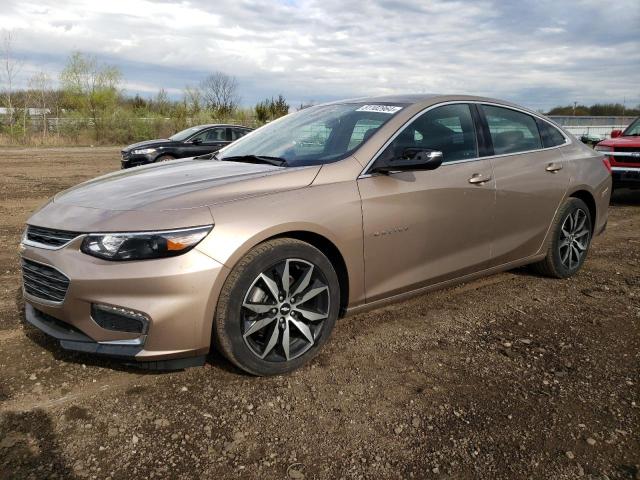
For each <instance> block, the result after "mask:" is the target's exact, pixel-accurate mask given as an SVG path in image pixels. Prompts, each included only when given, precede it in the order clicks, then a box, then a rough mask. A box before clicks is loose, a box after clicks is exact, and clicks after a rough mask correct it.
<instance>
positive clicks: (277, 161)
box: [220, 155, 287, 167]
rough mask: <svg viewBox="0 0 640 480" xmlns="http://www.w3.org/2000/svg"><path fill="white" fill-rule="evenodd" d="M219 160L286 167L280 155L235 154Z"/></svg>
mask: <svg viewBox="0 0 640 480" xmlns="http://www.w3.org/2000/svg"><path fill="white" fill-rule="evenodd" d="M220 160H222V161H223V162H224V161H229V162H247V163H267V164H269V165H274V166H276V167H286V166H287V161H286V160H285V159H284V158H280V157H269V156H266V155H236V156H234V157H224V158H221V159H220Z"/></svg>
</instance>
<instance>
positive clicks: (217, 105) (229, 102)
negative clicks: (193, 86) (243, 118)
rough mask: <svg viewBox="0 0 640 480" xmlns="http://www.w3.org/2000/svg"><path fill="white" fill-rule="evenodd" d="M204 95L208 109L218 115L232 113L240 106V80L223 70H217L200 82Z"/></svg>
mask: <svg viewBox="0 0 640 480" xmlns="http://www.w3.org/2000/svg"><path fill="white" fill-rule="evenodd" d="M200 89H201V90H202V97H203V100H204V103H205V105H206V106H207V108H208V109H210V110H212V111H213V112H214V113H216V114H218V115H230V114H231V113H233V111H234V110H235V109H236V108H237V107H238V104H239V103H240V97H239V96H238V81H237V80H236V78H235V77H232V76H229V75H227V74H226V73H223V72H215V73H212V74H211V75H209V76H208V77H207V78H205V79H204V80H203V81H202V82H201V83H200Z"/></svg>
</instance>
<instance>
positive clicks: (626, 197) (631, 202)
mask: <svg viewBox="0 0 640 480" xmlns="http://www.w3.org/2000/svg"><path fill="white" fill-rule="evenodd" d="M611 205H614V206H620V207H624V206H627V207H637V206H640V189H638V190H632V189H630V188H621V189H619V190H614V192H613V194H612V195H611Z"/></svg>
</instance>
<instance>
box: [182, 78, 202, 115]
mask: <svg viewBox="0 0 640 480" xmlns="http://www.w3.org/2000/svg"><path fill="white" fill-rule="evenodd" d="M202 103H203V102H202V91H201V90H200V89H199V88H198V87H192V86H190V85H187V86H186V87H184V104H185V106H186V107H187V111H188V112H189V115H197V114H198V113H200V110H202Z"/></svg>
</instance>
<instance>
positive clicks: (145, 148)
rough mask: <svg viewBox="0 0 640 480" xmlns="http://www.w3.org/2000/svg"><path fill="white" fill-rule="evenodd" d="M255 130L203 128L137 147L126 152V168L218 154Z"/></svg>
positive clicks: (192, 128)
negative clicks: (206, 154)
mask: <svg viewBox="0 0 640 480" xmlns="http://www.w3.org/2000/svg"><path fill="white" fill-rule="evenodd" d="M251 130H252V129H251V128H248V127H243V126H241V125H199V126H197V127H191V128H187V129H186V130H182V131H181V132H178V133H176V134H175V135H172V136H171V137H169V138H165V139H159V140H146V141H144V142H139V143H134V144H133V145H129V146H128V147H126V148H124V149H123V150H122V152H121V153H122V168H129V167H137V166H138V165H145V164H147V163H154V162H164V161H167V160H175V159H176V158H186V157H194V156H196V155H204V154H205V153H211V152H215V151H217V150H220V149H221V148H222V147H224V146H227V145H229V144H230V143H231V142H233V141H234V140H237V139H238V138H240V137H242V136H244V135H246V134H247V133H249V132H250V131H251Z"/></svg>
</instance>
